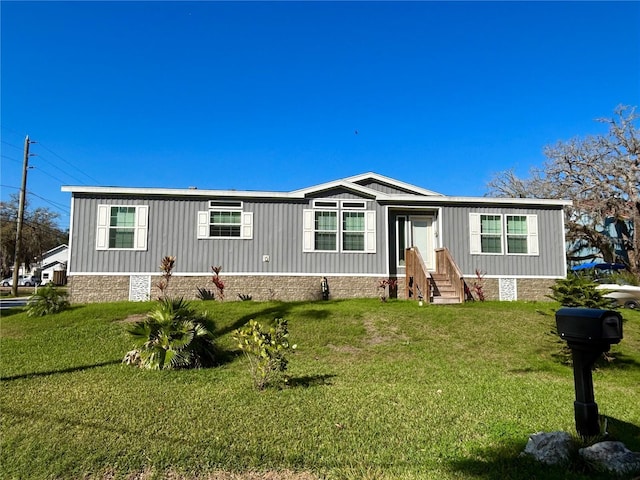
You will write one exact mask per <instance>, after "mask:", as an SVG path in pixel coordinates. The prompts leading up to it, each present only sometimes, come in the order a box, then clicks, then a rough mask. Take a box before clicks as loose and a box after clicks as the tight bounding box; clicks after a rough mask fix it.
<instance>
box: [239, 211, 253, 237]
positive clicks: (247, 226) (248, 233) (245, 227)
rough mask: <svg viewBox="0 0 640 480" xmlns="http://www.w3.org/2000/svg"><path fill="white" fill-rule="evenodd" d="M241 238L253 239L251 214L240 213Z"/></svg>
mask: <svg viewBox="0 0 640 480" xmlns="http://www.w3.org/2000/svg"><path fill="white" fill-rule="evenodd" d="M241 238H245V239H252V238H253V212H242V233H241Z"/></svg>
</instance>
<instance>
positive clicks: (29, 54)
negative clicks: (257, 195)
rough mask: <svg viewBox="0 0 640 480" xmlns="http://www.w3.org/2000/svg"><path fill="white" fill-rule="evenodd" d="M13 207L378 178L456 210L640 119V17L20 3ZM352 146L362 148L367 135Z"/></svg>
mask: <svg viewBox="0 0 640 480" xmlns="http://www.w3.org/2000/svg"><path fill="white" fill-rule="evenodd" d="M0 15H1V41H2V46H1V68H2V70H1V77H2V79H1V100H2V103H1V117H0V123H1V125H2V144H1V147H2V149H1V154H2V169H1V180H0V184H1V185H2V187H1V197H2V200H7V199H8V198H9V195H10V194H11V193H17V192H18V188H19V186H20V178H21V169H22V147H23V143H24V138H25V135H27V134H28V135H29V136H30V138H31V139H32V140H34V141H37V142H38V143H37V144H32V145H31V152H32V153H35V154H36V156H33V157H31V159H30V164H31V165H32V166H33V167H34V168H33V169H30V170H29V174H28V187H27V190H28V192H29V199H30V202H31V206H32V207H37V206H44V207H48V208H50V209H52V210H54V211H57V212H59V213H60V214H61V218H60V224H61V225H62V226H63V227H65V228H66V226H67V225H68V221H69V217H68V214H69V205H70V195H69V194H68V193H61V192H60V187H61V185H103V186H104V185H114V186H139V187H171V188H183V187H184V188H186V187H189V186H197V187H198V188H201V189H238V190H275V191H288V190H295V189H298V188H304V187H307V186H310V185H315V184H319V183H323V182H326V181H330V180H334V179H337V178H342V177H346V176H350V175H355V174H358V173H363V172H367V171H374V172H377V173H380V174H383V175H387V176H390V177H394V178H397V179H399V180H402V181H405V182H409V183H414V184H416V185H419V186H422V187H424V188H428V189H431V190H435V191H438V192H441V193H445V194H449V195H469V196H476V195H483V194H484V193H485V191H486V183H487V181H488V180H489V179H490V178H491V177H492V175H493V174H494V173H495V172H497V171H502V170H506V169H509V168H515V169H516V171H517V172H519V173H520V174H525V173H526V172H527V171H528V170H529V168H530V167H532V166H540V165H541V164H542V163H543V161H544V156H543V153H542V150H543V147H544V146H545V145H549V144H554V143H556V142H557V141H559V140H568V139H570V138H572V137H574V136H584V135H588V134H597V133H603V132H605V131H606V129H605V127H604V126H603V125H601V124H599V123H597V122H594V119H596V118H602V117H611V116H612V114H613V110H614V108H615V107H616V106H617V105H619V104H625V105H637V106H640V3H638V2H621V3H615V2H584V3H582V2H550V3H547V2H530V3H528V2H393V3H387V2H277V3H271V2H150V1H149V2H120V1H112V2H13V1H2V3H1V5H0ZM356 132H357V133H356Z"/></svg>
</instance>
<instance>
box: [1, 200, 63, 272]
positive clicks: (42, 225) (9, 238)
mask: <svg viewBox="0 0 640 480" xmlns="http://www.w3.org/2000/svg"><path fill="white" fill-rule="evenodd" d="M18 204H19V199H18V195H11V199H10V200H9V201H7V202H0V273H1V274H2V277H5V276H7V275H9V274H10V273H11V268H12V267H13V261H14V256H15V251H16V226H17V220H18ZM59 216H60V215H58V214H57V213H55V212H53V211H51V210H49V209H48V208H42V207H40V208H36V209H35V210H29V207H28V203H27V204H26V205H25V211H24V223H23V225H22V255H21V257H22V258H20V259H19V260H18V261H19V263H21V264H22V263H24V264H25V265H26V266H27V268H28V267H29V266H30V265H32V264H33V263H34V262H35V261H36V260H37V259H39V258H40V257H41V256H42V254H43V253H45V252H47V251H48V250H51V249H52V248H54V247H57V246H58V245H60V244H66V243H68V241H69V234H68V232H65V231H63V230H61V229H60V227H58V225H57V224H56V220H57V219H58V218H59Z"/></svg>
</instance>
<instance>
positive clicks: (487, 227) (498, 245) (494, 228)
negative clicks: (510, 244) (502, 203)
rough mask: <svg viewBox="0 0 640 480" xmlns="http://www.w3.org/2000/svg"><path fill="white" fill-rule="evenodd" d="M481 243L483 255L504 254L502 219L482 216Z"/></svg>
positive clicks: (496, 216)
mask: <svg viewBox="0 0 640 480" xmlns="http://www.w3.org/2000/svg"><path fill="white" fill-rule="evenodd" d="M480 243H481V245H482V253H502V217H501V216H500V215H481V216H480Z"/></svg>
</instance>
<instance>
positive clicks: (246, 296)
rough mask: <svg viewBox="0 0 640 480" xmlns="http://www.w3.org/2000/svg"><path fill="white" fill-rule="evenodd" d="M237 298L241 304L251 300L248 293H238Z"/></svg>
mask: <svg viewBox="0 0 640 480" xmlns="http://www.w3.org/2000/svg"><path fill="white" fill-rule="evenodd" d="M238 298H239V299H240V300H242V301H243V302H250V301H251V300H252V299H253V297H252V296H251V294H249V293H239V294H238Z"/></svg>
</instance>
